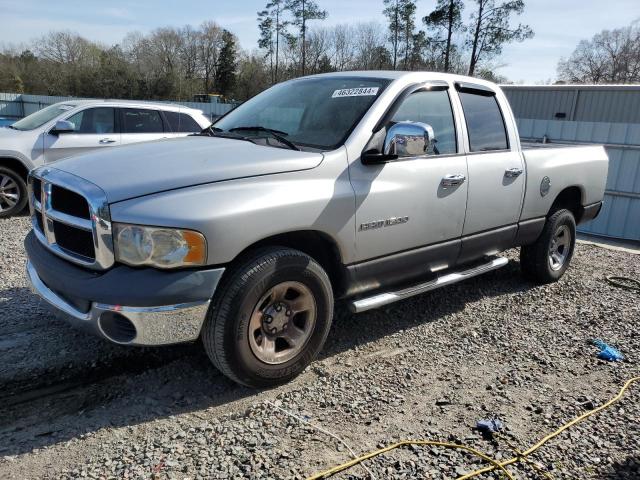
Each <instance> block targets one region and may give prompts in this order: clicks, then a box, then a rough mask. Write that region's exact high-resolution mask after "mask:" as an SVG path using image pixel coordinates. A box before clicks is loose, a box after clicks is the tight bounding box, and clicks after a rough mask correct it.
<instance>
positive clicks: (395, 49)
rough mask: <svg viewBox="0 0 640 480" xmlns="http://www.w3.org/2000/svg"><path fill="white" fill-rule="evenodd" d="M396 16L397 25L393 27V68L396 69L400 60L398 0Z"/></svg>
mask: <svg viewBox="0 0 640 480" xmlns="http://www.w3.org/2000/svg"><path fill="white" fill-rule="evenodd" d="M394 16H395V26H394V29H393V35H394V38H393V69H394V70H395V69H396V65H397V61H398V30H399V27H400V25H398V1H397V0H396V7H395V10H394Z"/></svg>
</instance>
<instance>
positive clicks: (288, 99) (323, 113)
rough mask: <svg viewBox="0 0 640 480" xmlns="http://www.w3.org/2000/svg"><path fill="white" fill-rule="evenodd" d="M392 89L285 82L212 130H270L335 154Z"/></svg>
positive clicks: (346, 82)
mask: <svg viewBox="0 0 640 480" xmlns="http://www.w3.org/2000/svg"><path fill="white" fill-rule="evenodd" d="M388 84H389V80H385V79H379V78H356V77H333V78H329V77H319V78H305V79H302V80H296V81H292V82H287V83H282V84H279V85H275V86H274V87H272V88H270V89H269V90H266V91H265V92H263V93H261V94H260V95H257V96H256V97H253V98H252V99H251V100H249V101H247V102H245V103H243V104H242V105H240V106H239V107H238V108H236V109H235V110H233V111H231V112H229V113H228V114H227V115H225V116H224V117H222V118H221V119H220V120H218V121H217V122H216V123H215V124H214V125H215V128H216V129H220V130H222V131H225V132H229V131H239V130H242V134H243V135H245V134H250V133H251V131H252V130H253V131H254V132H255V134H256V135H261V134H263V133H264V130H265V129H268V130H271V131H273V132H275V133H276V134H279V135H281V136H283V137H284V138H286V139H287V140H288V141H290V142H293V143H294V144H296V145H299V146H307V147H312V148H319V149H322V150H333V149H335V148H337V147H339V146H340V145H341V144H342V143H343V142H344V141H345V140H346V139H347V137H348V136H349V134H350V133H351V131H352V130H353V128H354V127H355V126H356V124H357V123H358V122H359V121H360V119H361V118H362V117H363V115H364V114H365V113H366V111H367V110H368V109H369V107H371V105H372V104H373V102H374V101H375V100H376V98H378V96H379V95H380V94H381V93H382V91H383V90H384V88H385V87H386V86H387V85H388ZM243 127H244V128H243ZM246 127H254V128H253V129H248V128H246ZM260 129H262V131H261V130H260Z"/></svg>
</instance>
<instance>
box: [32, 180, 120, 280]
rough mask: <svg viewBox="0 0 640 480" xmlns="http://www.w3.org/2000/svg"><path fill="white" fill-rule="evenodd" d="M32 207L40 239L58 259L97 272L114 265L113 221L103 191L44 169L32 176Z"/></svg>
mask: <svg viewBox="0 0 640 480" xmlns="http://www.w3.org/2000/svg"><path fill="white" fill-rule="evenodd" d="M29 206H30V211H31V219H32V225H33V230H34V232H35V234H36V237H37V238H38V240H39V241H40V242H41V243H42V244H43V245H45V246H46V247H47V248H48V249H49V250H51V251H52V252H54V253H55V254H56V255H58V256H60V257H62V258H65V259H67V260H69V261H71V262H74V263H77V264H79V265H82V266H85V267H89V268H93V269H96V270H102V269H106V268H109V267H111V266H112V265H113V263H114V255H113V239H112V236H111V217H110V215H109V207H108V204H107V198H106V195H105V194H104V192H103V191H102V190H101V189H100V188H99V187H97V186H96V185H94V184H93V183H90V182H88V181H86V180H84V179H82V178H79V177H76V176H75V175H72V174H70V173H67V172H63V171H61V170H58V169H55V168H51V167H40V168H38V169H36V170H34V171H33V172H31V173H30V174H29Z"/></svg>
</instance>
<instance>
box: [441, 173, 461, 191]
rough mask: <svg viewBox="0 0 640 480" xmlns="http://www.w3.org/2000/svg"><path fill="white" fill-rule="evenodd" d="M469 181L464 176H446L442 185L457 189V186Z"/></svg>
mask: <svg viewBox="0 0 640 480" xmlns="http://www.w3.org/2000/svg"><path fill="white" fill-rule="evenodd" d="M466 179H467V177H465V176H464V175H460V174H457V175H445V176H444V177H442V180H441V181H440V183H441V184H442V186H443V187H445V188H446V187H455V186H457V185H460V184H461V183H463V182H464V181H465V180H466Z"/></svg>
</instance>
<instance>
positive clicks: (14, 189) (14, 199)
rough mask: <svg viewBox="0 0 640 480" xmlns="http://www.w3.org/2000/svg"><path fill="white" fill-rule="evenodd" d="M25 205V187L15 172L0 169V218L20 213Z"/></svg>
mask: <svg viewBox="0 0 640 480" xmlns="http://www.w3.org/2000/svg"><path fill="white" fill-rule="evenodd" d="M26 204H27V185H26V184H25V182H24V180H23V178H22V177H21V176H20V175H19V174H18V173H16V172H15V171H13V170H11V169H9V168H6V167H0V218H3V217H10V216H12V215H16V214H18V213H20V212H21V211H22V210H23V209H24V207H25V206H26Z"/></svg>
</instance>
